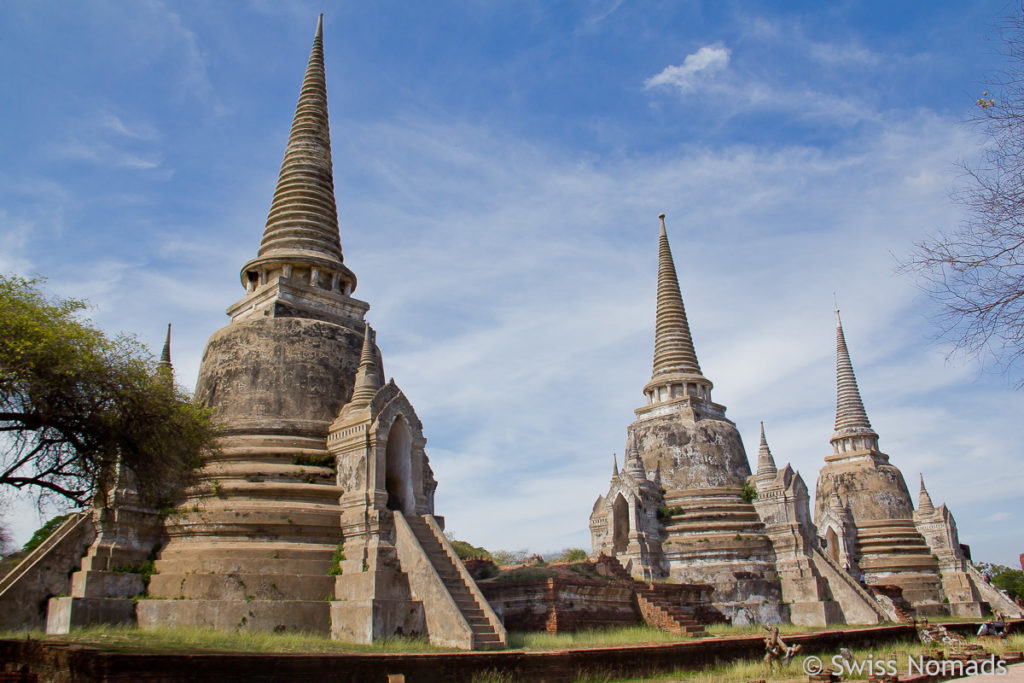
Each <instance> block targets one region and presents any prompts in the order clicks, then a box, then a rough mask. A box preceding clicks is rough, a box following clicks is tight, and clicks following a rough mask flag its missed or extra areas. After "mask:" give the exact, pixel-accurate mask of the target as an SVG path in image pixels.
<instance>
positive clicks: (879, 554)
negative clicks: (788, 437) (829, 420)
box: [814, 311, 949, 615]
mask: <svg viewBox="0 0 1024 683" xmlns="http://www.w3.org/2000/svg"><path fill="white" fill-rule="evenodd" d="M831 443H832V454H831V455H829V456H827V457H826V458H825V466H824V467H822V468H821V471H820V472H819V473H818V485H817V492H816V495H815V514H814V521H815V525H816V526H817V529H818V534H819V536H821V538H822V539H823V544H824V545H825V548H826V551H827V552H828V553H829V554H830V555H831V556H832V558H833V559H834V560H835V561H836V562H839V563H841V564H843V566H844V567H847V568H848V569H849V570H850V571H851V572H852V573H854V574H858V575H859V574H863V576H864V579H865V582H866V583H867V584H868V585H869V586H897V587H899V588H900V590H901V591H902V595H903V598H904V599H905V600H907V601H908V602H910V603H911V604H912V605H913V606H914V607H915V609H916V610H917V612H918V613H919V614H922V615H929V614H948V612H949V609H948V607H946V606H945V605H944V604H943V600H944V595H943V593H942V586H941V582H940V578H939V574H938V571H939V567H938V562H937V561H936V559H935V557H934V556H933V555H932V550H931V548H930V547H929V546H928V544H927V543H926V542H925V539H924V538H923V537H922V536H921V533H920V532H919V531H918V529H917V527H916V526H915V524H914V504H913V502H912V501H911V499H910V493H909V492H908V490H907V484H906V482H905V481H904V479H903V474H902V473H901V472H900V471H899V469H898V468H896V466H894V465H893V464H892V463H890V462H889V456H888V455H886V454H885V453H882V452H881V451H880V450H879V449H878V434H877V433H876V432H875V431H874V429H872V428H871V423H870V422H869V421H868V416H867V411H865V410H864V403H863V401H862V400H861V396H860V389H859V387H858V386H857V378H856V377H855V375H854V373H853V364H852V362H851V361H850V353H849V350H848V349H847V347H846V338H845V336H844V334H843V324H842V321H841V320H840V318H839V311H836V422H835V431H834V432H833V434H832V439H831Z"/></svg>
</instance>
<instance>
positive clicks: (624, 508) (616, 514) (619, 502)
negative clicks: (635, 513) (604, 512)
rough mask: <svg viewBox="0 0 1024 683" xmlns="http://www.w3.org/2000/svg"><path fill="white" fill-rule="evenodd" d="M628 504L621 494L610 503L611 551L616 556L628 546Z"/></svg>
mask: <svg viewBox="0 0 1024 683" xmlns="http://www.w3.org/2000/svg"><path fill="white" fill-rule="evenodd" d="M629 527H630V524H629V502H628V501H627V500H626V497H625V496H623V495H622V494H621V493H619V494H618V495H616V496H615V502H614V503H612V551H613V552H614V553H615V554H616V555H618V554H619V553H624V552H626V546H628V545H629Z"/></svg>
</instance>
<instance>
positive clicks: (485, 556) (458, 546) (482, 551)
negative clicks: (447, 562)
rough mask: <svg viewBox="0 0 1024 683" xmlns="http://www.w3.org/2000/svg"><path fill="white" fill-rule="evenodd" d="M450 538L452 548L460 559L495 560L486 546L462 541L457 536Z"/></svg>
mask: <svg viewBox="0 0 1024 683" xmlns="http://www.w3.org/2000/svg"><path fill="white" fill-rule="evenodd" d="M448 540H449V541H450V542H451V544H452V548H454V549H455V554H456V555H458V556H459V559H460V560H492V561H493V560H494V558H493V557H491V553H490V551H488V550H487V549H486V548H480V547H478V546H475V545H473V544H472V543H468V542H467V541H460V540H458V539H456V538H449V539H448Z"/></svg>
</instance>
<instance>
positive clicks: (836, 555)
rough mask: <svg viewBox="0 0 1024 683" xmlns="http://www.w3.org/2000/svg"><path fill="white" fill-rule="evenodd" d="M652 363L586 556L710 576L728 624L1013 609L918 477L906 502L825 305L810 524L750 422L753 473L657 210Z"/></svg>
mask: <svg viewBox="0 0 1024 683" xmlns="http://www.w3.org/2000/svg"><path fill="white" fill-rule="evenodd" d="M660 219H661V234H660V237H659V250H658V293H657V315H656V323H655V335H654V370H653V373H652V376H651V381H650V382H648V383H647V385H646V386H645V387H644V389H643V393H644V396H645V398H646V402H645V405H644V406H642V407H640V408H637V409H636V411H635V412H636V420H635V421H634V422H633V424H631V425H630V426H629V427H628V428H627V437H626V460H625V463H624V467H623V469H622V471H619V468H618V464H617V463H614V464H613V472H612V479H611V485H610V487H609V489H608V493H607V494H605V495H604V496H598V498H597V501H596V502H595V503H594V508H593V512H592V513H591V516H590V531H591V539H592V544H593V553H592V556H594V557H600V556H607V557H610V558H615V559H616V560H617V561H618V562H619V563H620V564H621V565H622V567H623V568H624V569H625V570H627V571H629V572H630V573H631V574H632V575H633V576H635V577H637V578H644V579H670V580H673V581H678V582H681V583H692V584H707V585H710V586H711V587H712V588H713V591H712V593H711V602H712V604H713V606H714V608H716V609H717V610H718V611H719V612H720V614H721V615H722V616H723V617H724V618H726V619H728V620H730V621H732V622H733V623H737V624H740V623H752V622H760V623H773V622H779V621H792V622H793V623H796V624H805V625H825V624H830V623H851V624H874V623H879V622H881V621H888V620H897V619H899V618H901V617H902V616H904V612H903V611H901V610H903V605H905V604H907V603H909V606H911V607H912V608H913V609H914V610H916V612H917V613H918V614H921V615H935V614H954V615H962V616H981V615H982V614H983V610H984V609H985V608H986V606H987V608H988V609H990V610H998V611H1002V612H1004V613H1006V614H1011V615H1019V614H1021V611H1020V609H1019V608H1018V607H1017V606H1016V605H1014V604H1013V602H1012V601H1010V600H1008V599H1007V598H1006V597H1005V596H1003V595H1002V594H1000V593H999V592H998V591H997V590H995V589H994V588H992V586H990V585H988V584H987V583H986V582H985V581H984V580H983V579H982V577H981V575H980V574H979V573H978V571H977V570H976V569H974V568H973V566H972V565H971V563H970V561H969V560H968V559H967V557H966V555H965V551H964V548H963V546H961V545H960V543H959V539H958V536H957V532H956V523H955V521H954V520H953V517H952V515H951V514H950V513H949V511H948V510H947V509H946V507H945V506H942V507H940V508H938V509H936V508H935V507H934V506H933V505H932V502H931V499H930V498H929V497H928V495H927V491H925V490H924V482H923V479H922V484H921V491H922V493H921V501H920V505H919V507H918V509H917V510H916V511H915V510H914V506H913V503H912V502H911V500H910V496H909V494H908V492H907V486H906V483H905V482H904V480H903V475H902V474H901V473H900V471H899V470H898V469H897V468H896V467H895V466H893V465H892V464H890V463H889V458H888V456H887V455H885V454H883V453H881V452H880V451H879V450H878V435H877V434H876V433H875V432H874V431H873V430H872V429H871V425H870V423H869V422H868V418H867V413H866V412H865V410H864V405H863V402H862V401H861V397H860V391H859V388H858V386H857V380H856V378H855V376H854V373H853V365H852V363H851V361H850V355H849V351H848V350H847V347H846V341H845V338H844V336H843V328H842V324H841V323H840V322H839V317H838V316H839V314H838V311H837V312H836V323H837V328H836V334H837V354H836V375H837V401H836V424H835V432H834V434H833V436H832V439H831V441H832V446H833V453H832V455H830V456H828V457H826V458H825V466H824V467H823V468H822V470H821V472H820V474H819V477H818V484H817V493H816V496H815V501H816V510H815V516H814V518H813V519H812V517H811V513H810V496H809V494H808V490H807V485H806V484H805V483H804V480H803V478H802V477H801V476H800V473H799V472H796V471H795V470H793V468H792V467H791V466H790V465H788V464H787V465H786V466H785V467H783V468H782V469H781V470H780V469H778V468H777V467H776V464H775V459H774V457H773V456H772V453H771V450H770V448H769V447H768V442H767V440H766V439H765V434H764V425H763V424H762V426H761V443H760V448H759V450H758V457H757V470H756V472H755V473H753V475H752V474H751V471H750V465H749V463H748V461H747V456H746V453H745V451H744V449H743V443H742V441H741V439H740V436H739V432H738V431H737V429H736V426H735V424H733V423H732V422H731V421H729V420H728V419H727V418H726V417H725V407H724V406H723V405H720V404H718V403H714V402H712V400H711V389H712V383H711V382H710V380H708V379H707V378H706V377H705V376H704V375H703V373H702V372H701V369H700V365H699V364H698V361H697V355H696V352H695V350H694V346H693V340H692V337H691V334H690V326H689V322H688V320H687V318H686V311H685V309H684V307H683V300H682V296H681V294H680V289H679V282H678V278H677V275H676V270H675V264H674V262H673V259H672V252H671V249H670V248H669V243H668V236H667V234H666V230H665V216H664V214H662V215H661V216H660Z"/></svg>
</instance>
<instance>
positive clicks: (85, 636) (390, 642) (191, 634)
mask: <svg viewBox="0 0 1024 683" xmlns="http://www.w3.org/2000/svg"><path fill="white" fill-rule="evenodd" d="M26 637H31V638H32V639H33V640H39V641H44V642H53V643H75V644H79V645H88V646H92V647H96V648H98V649H102V650H110V651H115V652H163V653H170V652H178V653H202V652H282V653H309V654H345V653H359V652H365V653H382V652H446V651H451V649H450V648H440V647H434V646H433V645H430V643H428V642H427V641H426V639H424V638H389V639H387V640H382V641H378V642H376V643H374V644H372V645H359V644H357V643H346V642H342V641H337V640H331V639H330V637H329V636H322V635H316V634H312V633H302V632H288V633H269V632H265V631H238V632H233V631H214V630H212V629H203V628H157V629H152V630H150V629H146V630H141V629H139V628H135V627H127V626H90V627H88V628H84V629H81V630H76V631H72V632H71V633H70V634H63V635H48V634H46V633H43V632H41V631H33V632H26V631H15V632H12V631H7V632H3V633H0V638H12V639H24V638H26Z"/></svg>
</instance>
